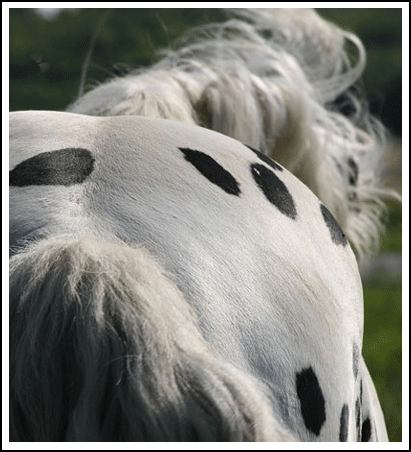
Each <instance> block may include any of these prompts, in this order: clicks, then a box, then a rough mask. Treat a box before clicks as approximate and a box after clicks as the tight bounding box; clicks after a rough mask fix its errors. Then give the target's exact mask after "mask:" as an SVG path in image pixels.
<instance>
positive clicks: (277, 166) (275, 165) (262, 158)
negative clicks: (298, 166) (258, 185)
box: [244, 144, 283, 171]
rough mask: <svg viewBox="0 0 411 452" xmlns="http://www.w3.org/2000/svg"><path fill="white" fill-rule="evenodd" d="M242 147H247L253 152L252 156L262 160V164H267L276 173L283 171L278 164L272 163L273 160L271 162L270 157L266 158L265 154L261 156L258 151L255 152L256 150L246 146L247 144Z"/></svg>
mask: <svg viewBox="0 0 411 452" xmlns="http://www.w3.org/2000/svg"><path fill="white" fill-rule="evenodd" d="M244 146H247V147H248V149H250V151H253V152H254V154H255V155H256V156H257V157H258V158H259V159H260V160H262V161H263V162H264V163H267V165H270V166H271V168H272V169H274V170H277V171H283V167H282V166H280V165H279V164H278V163H276V162H274V160H271V159H270V157H267V156H266V155H265V154H263V153H262V152H260V151H257V149H254V148H252V147H251V146H248V144H245V145H244Z"/></svg>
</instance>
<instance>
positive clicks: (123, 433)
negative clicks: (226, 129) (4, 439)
mask: <svg viewBox="0 0 411 452" xmlns="http://www.w3.org/2000/svg"><path fill="white" fill-rule="evenodd" d="M10 254H11V258H10V271H11V273H10V274H11V276H10V408H11V415H10V438H11V440H13V441H387V440H388V439H387V433H386V429H385V424H384V419H383V414H382V412H381V409H380V405H379V402H378V398H377V395H376V392H375V389H374V385H373V383H372V380H371V378H370V375H369V373H368V370H367V367H366V365H365V363H364V360H363V358H362V356H361V349H362V337H363V296H362V288H361V281H360V276H359V273H358V268H357V263H356V259H355V256H354V254H353V252H352V250H351V248H350V246H349V244H348V242H347V239H346V237H345V235H344V233H343V232H342V231H341V229H340V227H339V226H338V224H337V222H336V221H335V219H334V217H333V215H332V214H331V213H330V212H329V210H328V209H327V208H326V207H325V205H324V204H323V203H322V202H321V201H320V200H319V199H318V198H317V197H316V196H315V195H314V194H313V193H312V192H311V191H310V190H309V189H308V188H307V187H306V186H305V185H304V184H303V183H302V182H300V181H299V180H298V179H297V178H296V177H295V176H293V175H292V174H291V173H290V172H289V171H288V170H286V169H285V168H284V167H283V166H281V165H280V164H278V163H276V162H274V161H273V160H271V159H270V158H268V157H267V156H265V155H263V154H261V153H260V152H259V151H258V150H256V149H253V148H252V147H250V146H247V145H245V144H242V143H241V142H239V141H236V140H234V139H232V138H229V137H227V136H225V135H222V134H219V133H217V132H214V131H210V130H207V129H204V128H200V127H198V126H194V125H188V124H183V123H178V122H174V121H170V120H162V119H152V118H144V117H137V116H117V117H92V116H85V115H81V114H74V113H65V112H51V111H50V112H46V111H26V112H16V113H11V114H10Z"/></svg>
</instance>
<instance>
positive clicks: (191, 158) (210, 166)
mask: <svg viewBox="0 0 411 452" xmlns="http://www.w3.org/2000/svg"><path fill="white" fill-rule="evenodd" d="M179 149H180V151H181V152H182V153H183V154H184V158H185V159H186V160H187V161H188V162H190V163H191V164H192V165H193V166H194V167H195V168H196V169H198V171H200V173H201V174H202V175H203V176H204V177H206V178H207V179H208V180H209V181H210V182H212V183H213V184H216V185H218V186H219V187H220V188H222V189H223V190H224V191H225V192H227V193H229V194H230V195H236V196H239V194H240V193H241V190H240V187H239V184H238V182H237V181H236V180H235V179H234V177H233V176H232V175H231V174H230V173H229V172H228V171H227V170H225V169H224V168H223V167H222V166H221V165H220V164H219V163H217V162H216V161H215V160H214V159H213V158H211V157H210V156H209V155H207V154H204V152H200V151H194V150H192V149H189V148H179Z"/></svg>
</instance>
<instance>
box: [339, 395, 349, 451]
mask: <svg viewBox="0 0 411 452" xmlns="http://www.w3.org/2000/svg"><path fill="white" fill-rule="evenodd" d="M349 414H350V411H349V409H348V405H347V404H346V403H345V404H344V406H343V407H342V410H341V415H340V442H346V441H347V440H348V420H349V419H348V418H349Z"/></svg>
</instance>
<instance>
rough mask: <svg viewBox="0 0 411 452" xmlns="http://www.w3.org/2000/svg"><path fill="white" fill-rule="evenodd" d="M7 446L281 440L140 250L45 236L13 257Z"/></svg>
mask: <svg viewBox="0 0 411 452" xmlns="http://www.w3.org/2000/svg"><path fill="white" fill-rule="evenodd" d="M10 323H11V327H10V411H11V415H10V439H11V440H12V441H287V440H292V438H291V436H290V435H289V434H288V433H286V432H285V430H283V428H282V427H281V426H280V425H279V423H277V422H276V421H275V419H274V417H273V414H272V411H271V409H270V407H269V403H268V401H267V400H266V398H265V396H264V394H263V391H262V390H260V389H259V388H258V386H257V385H258V383H256V382H255V381H254V380H252V379H251V378H250V377H248V376H246V375H245V374H243V373H241V372H239V371H238V370H236V369H235V368H234V367H233V366H231V365H228V364H227V363H225V362H224V361H223V360H222V359H220V358H219V357H218V356H216V355H215V353H214V352H213V351H212V350H211V349H210V347H209V346H208V345H207V344H206V343H205V341H204V339H203V338H202V336H201V334H200V332H199V330H198V327H197V325H196V320H195V314H194V312H193V311H192V310H191V308H190V306H189V305H188V304H187V302H186V300H185V298H184V296H183V294H182V293H181V292H180V290H179V289H178V288H177V286H176V285H175V284H174V282H172V280H171V279H170V277H169V276H168V275H167V274H166V273H165V272H164V271H163V270H162V268H161V266H160V265H159V264H158V263H157V262H156V261H155V259H154V258H153V257H152V256H151V255H150V254H149V253H148V252H147V251H146V250H145V249H143V248H141V247H135V246H129V245H126V244H123V243H115V244H114V243H100V242H98V241H96V240H94V239H92V238H88V237H84V238H77V239H75V238H67V237H58V238H48V239H43V240H40V241H38V242H37V243H33V244H31V245H28V246H27V247H26V248H25V249H24V250H23V251H21V252H19V253H17V254H16V255H14V256H13V257H12V258H11V259H10Z"/></svg>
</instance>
